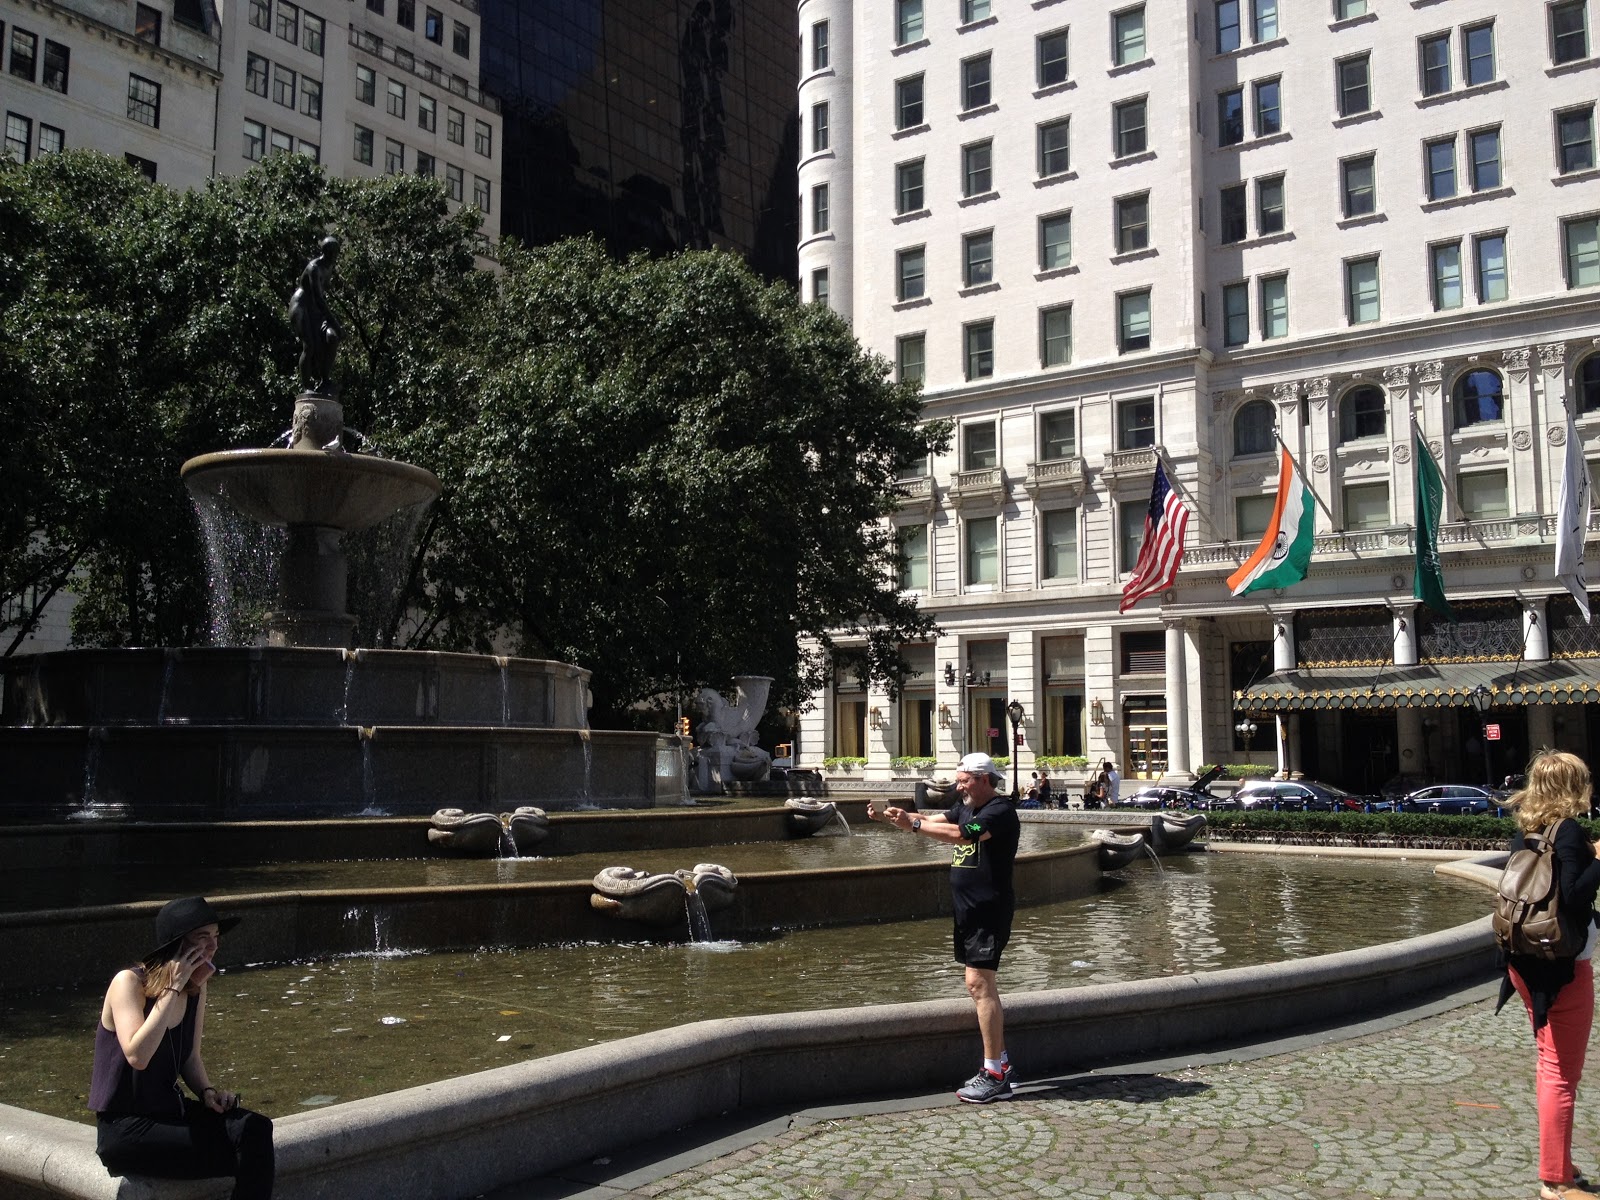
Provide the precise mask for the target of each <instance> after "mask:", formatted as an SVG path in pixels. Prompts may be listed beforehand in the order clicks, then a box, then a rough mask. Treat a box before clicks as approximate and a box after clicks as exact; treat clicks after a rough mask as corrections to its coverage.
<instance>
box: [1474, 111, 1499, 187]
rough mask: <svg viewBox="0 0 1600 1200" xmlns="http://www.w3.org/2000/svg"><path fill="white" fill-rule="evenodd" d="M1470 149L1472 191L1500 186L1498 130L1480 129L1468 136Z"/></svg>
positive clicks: (1497, 127) (1496, 128) (1497, 128)
mask: <svg viewBox="0 0 1600 1200" xmlns="http://www.w3.org/2000/svg"><path fill="white" fill-rule="evenodd" d="M1468 143H1469V144H1470V146H1471V147H1472V190H1473V191H1475V192H1481V191H1485V190H1487V189H1489V188H1497V187H1499V186H1500V128H1499V126H1496V127H1495V128H1493V129H1481V130H1479V131H1478V132H1477V133H1474V134H1470V135H1468Z"/></svg>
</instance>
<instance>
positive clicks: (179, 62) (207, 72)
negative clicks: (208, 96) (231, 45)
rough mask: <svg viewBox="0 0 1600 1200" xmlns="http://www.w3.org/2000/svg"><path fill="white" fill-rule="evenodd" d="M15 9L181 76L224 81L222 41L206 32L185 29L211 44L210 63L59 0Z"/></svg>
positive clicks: (15, 2) (17, 3) (24, 2)
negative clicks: (80, 32) (51, 19)
mask: <svg viewBox="0 0 1600 1200" xmlns="http://www.w3.org/2000/svg"><path fill="white" fill-rule="evenodd" d="M11 6H12V7H13V8H18V9H27V10H30V11H32V12H42V13H48V14H49V15H50V16H52V17H54V18H55V19H56V20H58V21H60V22H61V23H62V24H64V25H66V26H67V27H68V28H81V29H83V30H84V31H85V32H88V33H95V34H99V35H100V38H101V40H103V41H112V42H115V43H116V44H117V47H118V49H121V50H129V51H132V52H133V53H134V54H137V55H139V56H140V57H142V58H145V59H148V60H149V61H151V62H155V63H159V64H161V65H162V66H164V67H166V68H167V69H168V70H172V71H176V72H178V73H179V74H181V75H187V74H190V73H193V74H195V75H198V76H200V77H201V78H202V79H206V80H209V81H210V82H211V83H213V84H216V83H220V82H221V81H222V71H221V70H220V68H219V65H218V64H220V62H221V58H222V42H221V39H219V38H214V37H212V36H211V35H210V34H208V33H206V32H205V31H204V30H200V29H195V28H194V27H193V26H189V25H186V26H184V28H185V29H186V30H187V31H188V32H189V34H190V35H191V36H193V37H195V38H196V39H198V40H200V41H204V42H205V43H206V44H207V46H208V47H209V49H210V51H211V54H212V60H211V61H210V62H207V61H206V60H205V59H189V58H185V57H184V56H183V55H181V54H178V53H177V52H176V51H174V50H172V49H171V48H169V47H166V46H157V45H155V44H154V43H152V42H147V41H145V40H144V39H143V38H140V37H135V36H134V35H133V34H132V33H130V32H128V31H127V30H125V29H118V28H117V27H116V26H115V25H108V24H106V23H105V22H104V21H101V20H97V19H96V18H94V17H91V16H88V15H86V14H84V13H81V12H79V11H78V10H77V9H75V8H73V7H72V6H71V5H68V4H63V3H58V2H57V0H11Z"/></svg>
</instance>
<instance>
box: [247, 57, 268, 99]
mask: <svg viewBox="0 0 1600 1200" xmlns="http://www.w3.org/2000/svg"><path fill="white" fill-rule="evenodd" d="M269 66H270V64H269V63H268V62H267V60H266V59H264V58H262V57H261V55H259V54H247V55H245V60H244V87H245V91H247V92H250V93H252V94H253V95H257V96H265V95H266V94H267V76H268V69H269Z"/></svg>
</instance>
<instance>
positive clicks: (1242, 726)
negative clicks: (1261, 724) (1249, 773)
mask: <svg viewBox="0 0 1600 1200" xmlns="http://www.w3.org/2000/svg"><path fill="white" fill-rule="evenodd" d="M1256 728H1257V726H1256V723H1255V722H1254V721H1252V720H1251V719H1250V718H1249V717H1246V718H1245V719H1244V720H1242V721H1240V722H1239V723H1238V724H1237V725H1235V726H1234V727H1233V731H1234V732H1235V733H1237V734H1238V735H1239V736H1240V737H1241V738H1243V739H1244V761H1245V764H1246V765H1247V766H1248V765H1249V762H1250V743H1251V742H1253V741H1254V740H1255V736H1256Z"/></svg>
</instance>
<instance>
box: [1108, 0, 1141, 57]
mask: <svg viewBox="0 0 1600 1200" xmlns="http://www.w3.org/2000/svg"><path fill="white" fill-rule="evenodd" d="M1146 53H1147V52H1146V50H1145V43H1144V5H1142V4H1141V5H1139V6H1138V7H1136V8H1125V9H1123V10H1122V11H1121V12H1119V13H1113V14H1112V15H1111V59H1112V62H1113V63H1114V64H1115V65H1116V66H1119V67H1125V66H1127V65H1129V64H1130V63H1136V62H1143V61H1144V60H1145V57H1146Z"/></svg>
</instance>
